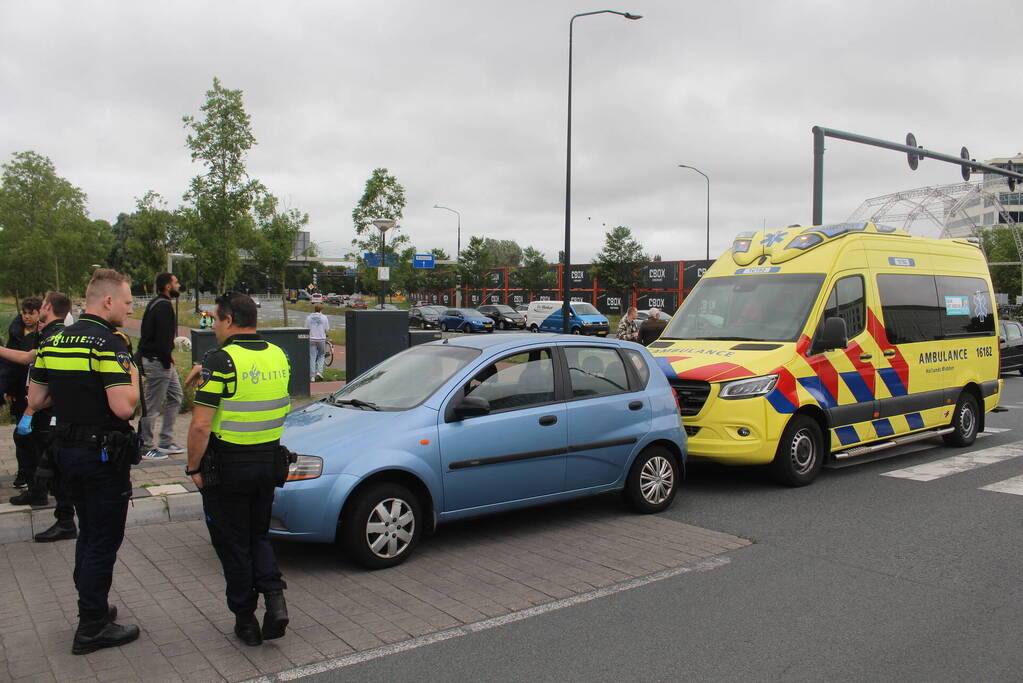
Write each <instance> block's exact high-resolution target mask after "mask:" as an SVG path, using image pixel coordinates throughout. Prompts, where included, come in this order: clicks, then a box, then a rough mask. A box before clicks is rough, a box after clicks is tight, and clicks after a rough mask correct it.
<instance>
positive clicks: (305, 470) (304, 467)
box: [288, 455, 323, 481]
mask: <svg viewBox="0 0 1023 683" xmlns="http://www.w3.org/2000/svg"><path fill="white" fill-rule="evenodd" d="M321 474H323V458H321V457H319V456H316V455H300V456H298V460H296V461H295V462H293V463H291V466H290V467H289V468H288V481H302V480H304V479H316V478H317V477H319V476H320V475H321Z"/></svg>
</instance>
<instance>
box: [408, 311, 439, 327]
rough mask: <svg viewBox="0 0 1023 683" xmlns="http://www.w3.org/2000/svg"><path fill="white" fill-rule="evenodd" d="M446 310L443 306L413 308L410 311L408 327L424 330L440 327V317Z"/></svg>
mask: <svg viewBox="0 0 1023 683" xmlns="http://www.w3.org/2000/svg"><path fill="white" fill-rule="evenodd" d="M446 310H447V309H446V308H444V307H443V306H413V307H412V308H410V309H409V310H408V326H409V327H418V328H419V329H422V330H427V329H431V328H435V327H440V317H441V315H443V314H444V311H446Z"/></svg>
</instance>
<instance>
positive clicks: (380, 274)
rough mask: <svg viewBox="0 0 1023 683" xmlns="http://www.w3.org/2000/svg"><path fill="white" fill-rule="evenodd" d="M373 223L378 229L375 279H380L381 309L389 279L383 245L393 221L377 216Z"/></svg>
mask: <svg viewBox="0 0 1023 683" xmlns="http://www.w3.org/2000/svg"><path fill="white" fill-rule="evenodd" d="M373 225H375V226H376V229H377V230H379V231H380V265H379V266H377V279H378V280H380V308H381V309H383V307H384V296H385V295H386V292H387V281H388V280H390V279H391V277H390V273H389V272H388V270H387V266H386V265H385V264H386V263H387V261H386V257H385V256H384V246H385V245H386V240H387V231H388V230H390V229H391V228H393V227H394V225H395V223H394V221H393V220H391V219H390V218H378V219H376V220H375V221H373Z"/></svg>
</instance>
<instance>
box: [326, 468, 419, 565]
mask: <svg viewBox="0 0 1023 683" xmlns="http://www.w3.org/2000/svg"><path fill="white" fill-rule="evenodd" d="M423 522H424V520H423V507H422V504H421V503H420V502H419V498H417V497H416V495H415V494H414V493H412V492H411V491H409V490H408V489H407V488H405V487H404V486H402V485H400V484H394V483H391V482H381V483H379V484H374V485H371V486H369V487H368V488H366V489H364V490H363V491H360V492H359V493H357V494H356V498H355V499H354V500H353V501H352V502H351V503H350V504H349V505H348V506H347V507H346V509H345V512H344V514H343V515H342V519H341V541H342V545H343V546H344V548H345V550H346V551H347V552H348V553H349V554H350V555H351V557H352V559H353V560H355V561H356V562H358V563H359V564H361V565H362V566H364V567H366V568H368V569H383V568H384V567H393V566H395V565H398V564H401V563H402V562H404V561H405V560H406V559H408V557H409V555H411V554H412V551H413V550H415V547H416V545H417V544H418V543H419V539H420V538H421V537H422V533H423Z"/></svg>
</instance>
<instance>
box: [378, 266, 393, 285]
mask: <svg viewBox="0 0 1023 683" xmlns="http://www.w3.org/2000/svg"><path fill="white" fill-rule="evenodd" d="M377 279H378V280H380V281H381V282H387V281H388V280H390V279H391V269H390V268H388V267H387V266H377Z"/></svg>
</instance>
